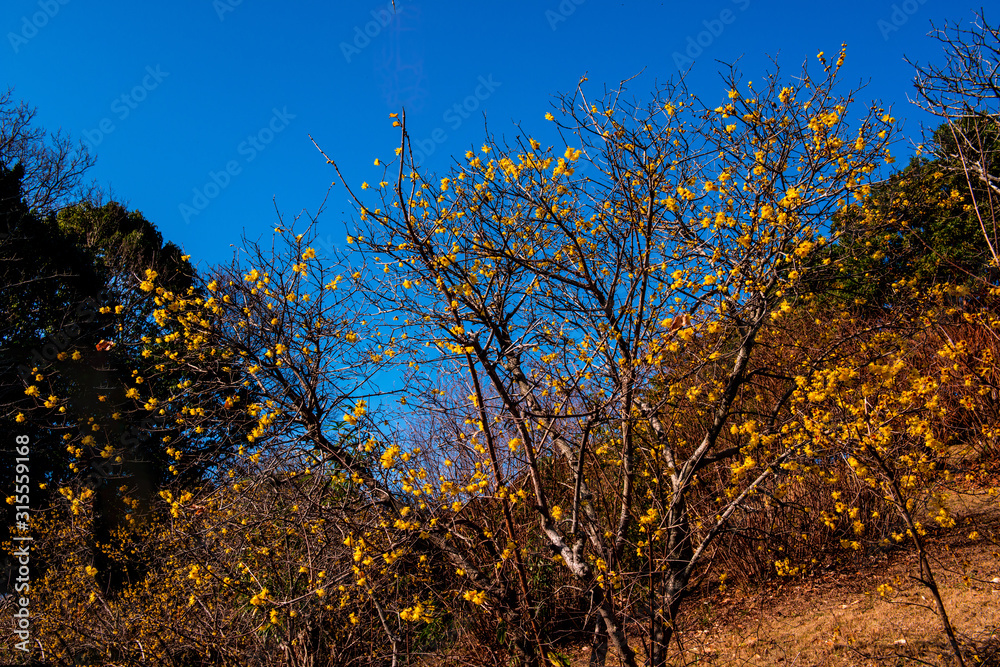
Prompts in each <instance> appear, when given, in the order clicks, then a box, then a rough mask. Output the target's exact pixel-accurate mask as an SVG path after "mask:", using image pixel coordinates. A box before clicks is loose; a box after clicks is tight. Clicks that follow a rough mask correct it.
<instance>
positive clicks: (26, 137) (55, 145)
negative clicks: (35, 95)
mask: <svg viewBox="0 0 1000 667" xmlns="http://www.w3.org/2000/svg"><path fill="white" fill-rule="evenodd" d="M36 113H37V110H36V109H35V108H34V107H31V106H29V105H28V103H27V102H24V101H15V100H14V91H13V89H8V90H7V92H5V93H2V94H0V165H3V166H4V167H6V168H8V169H10V168H13V167H14V165H16V164H18V163H20V164H21V165H22V166H23V167H24V180H23V183H24V198H25V201H26V202H27V204H28V206H29V208H31V209H32V210H34V211H36V212H37V213H39V214H42V215H45V214H48V213H52V212H54V211H56V210H58V209H60V208H62V207H64V206H67V205H69V204H74V203H77V202H80V201H83V200H96V199H98V198H99V193H98V188H97V186H96V185H94V184H93V183H85V182H84V180H83V179H84V176H85V175H86V172H87V170H89V169H90V168H91V167H92V166H94V162H95V158H94V156H93V155H91V154H90V151H89V150H88V149H87V146H86V144H84V143H83V142H82V141H81V142H79V143H74V142H73V140H72V139H71V138H70V136H69V135H68V134H64V133H63V132H62V131H61V130H57V131H55V132H54V133H50V132H48V131H47V130H45V129H44V128H41V127H38V126H37V125H35V114H36Z"/></svg>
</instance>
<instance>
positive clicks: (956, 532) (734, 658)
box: [572, 496, 1000, 667]
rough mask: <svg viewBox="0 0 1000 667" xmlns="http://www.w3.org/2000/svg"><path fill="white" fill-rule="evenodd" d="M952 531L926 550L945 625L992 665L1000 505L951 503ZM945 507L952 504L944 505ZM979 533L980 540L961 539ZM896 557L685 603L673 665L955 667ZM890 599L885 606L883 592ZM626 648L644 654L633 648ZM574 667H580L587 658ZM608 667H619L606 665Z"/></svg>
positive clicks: (912, 562) (904, 555) (999, 616)
mask: <svg viewBox="0 0 1000 667" xmlns="http://www.w3.org/2000/svg"><path fill="white" fill-rule="evenodd" d="M953 502H954V505H953V507H952V509H953V511H954V512H955V516H956V518H957V519H958V525H957V526H956V527H955V528H952V529H950V530H947V531H945V530H939V531H937V532H933V531H932V533H931V535H930V537H929V539H928V545H927V548H928V551H929V552H930V553H931V554H932V556H933V557H934V559H935V576H936V577H937V580H938V586H939V588H940V590H941V594H942V598H943V600H944V603H945V605H946V607H947V610H948V613H949V615H950V617H951V621H952V625H953V626H954V627H955V629H956V631H957V632H958V633H959V634H960V638H961V641H962V644H963V646H964V647H965V648H966V652H967V653H966V658H967V660H968V663H967V664H969V665H970V667H971V665H997V666H1000V546H998V545H1000V506H998V503H997V501H996V499H995V498H994V499H990V498H988V497H985V496H965V497H961V498H959V499H957V500H956V501H953ZM949 504H951V503H949ZM973 530H978V532H979V534H980V537H979V539H978V540H970V539H969V537H968V535H969V533H971V532H972V531H973ZM916 572H917V569H916V557H915V556H914V554H913V553H912V552H911V551H910V550H908V549H906V548H899V549H897V550H895V551H894V552H891V553H889V554H883V555H879V556H873V557H871V558H870V559H868V560H867V561H866V562H865V563H864V564H863V566H862V567H861V569H860V570H859V571H852V572H834V571H827V572H819V573H813V574H812V575H809V576H806V577H799V578H796V579H794V580H786V581H782V582H771V583H768V584H765V585H763V586H758V587H756V588H747V587H744V588H743V589H742V590H737V589H735V588H734V587H731V588H730V589H729V590H726V591H722V592H713V593H711V594H709V595H707V596H703V597H702V598H701V599H699V600H695V601H692V602H691V603H689V604H688V605H687V606H686V608H685V610H684V617H685V621H684V622H685V625H686V627H685V628H684V630H683V632H681V633H680V645H681V646H682V647H683V650H681V649H679V648H678V647H677V645H674V647H673V663H672V664H674V665H746V666H748V667H749V666H751V665H752V666H755V667H756V666H765V665H775V666H778V665H780V666H781V667H793V666H808V667H818V666H831V667H832V666H834V665H838V666H839V665H922V664H923V665H926V664H930V665H950V664H954V662H953V658H952V657H951V651H950V648H949V645H948V643H947V641H946V639H945V635H944V632H943V630H942V625H941V621H940V619H939V618H938V616H937V615H936V614H935V612H934V611H933V607H932V601H931V600H930V598H929V597H928V595H927V591H926V590H925V589H924V587H923V586H922V585H921V584H919V583H918V582H916V581H914V580H913V579H912V578H910V575H911V574H915V573H916ZM886 583H887V584H890V585H891V586H892V587H893V588H894V589H895V592H894V593H892V594H891V595H889V596H887V597H886V598H883V597H881V596H880V595H879V593H878V587H879V586H880V585H881V584H886ZM634 648H635V649H636V651H637V652H638V653H639V655H640V656H641V655H643V654H644V652H645V651H644V649H643V647H642V646H641V643H640V642H638V641H637V642H636V644H635V645H634ZM572 655H573V665H574V667H576V666H577V665H580V666H581V667H582V666H583V665H586V664H587V658H588V652H587V650H586V649H583V650H580V651H574V652H573V653H572ZM608 664H609V665H613V664H618V661H617V660H615V659H614V656H609V660H608Z"/></svg>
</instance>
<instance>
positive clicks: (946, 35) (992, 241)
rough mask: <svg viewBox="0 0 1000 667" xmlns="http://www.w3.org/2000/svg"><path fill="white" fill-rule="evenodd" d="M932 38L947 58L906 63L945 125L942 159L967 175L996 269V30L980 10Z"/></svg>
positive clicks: (999, 142) (999, 176)
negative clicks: (940, 61) (940, 60)
mask: <svg viewBox="0 0 1000 667" xmlns="http://www.w3.org/2000/svg"><path fill="white" fill-rule="evenodd" d="M930 36H931V37H933V38H934V39H935V40H937V41H938V42H939V43H940V44H941V46H942V47H943V50H944V56H945V60H944V63H943V64H933V63H932V64H927V65H920V64H919V63H917V62H915V61H908V62H910V64H911V65H913V67H914V68H915V69H916V78H915V82H914V83H915V85H916V88H917V99H916V103H917V104H918V105H919V106H920V107H921V108H922V109H924V110H925V111H928V112H930V113H932V114H934V115H935V116H937V117H938V118H941V119H942V120H943V121H944V122H945V124H946V127H947V134H948V135H949V136H947V137H943V138H942V140H940V141H939V142H938V145H939V147H940V150H941V152H942V153H943V155H942V156H941V157H945V158H947V159H948V161H949V162H950V163H951V164H953V165H954V167H953V168H954V169H956V170H959V171H961V173H963V174H964V175H965V178H966V180H967V182H968V185H969V195H970V196H971V198H972V205H973V207H974V209H975V211H976V214H977V216H978V218H979V224H980V227H981V229H982V233H983V238H984V240H985V241H986V243H987V245H988V246H989V250H990V253H991V254H992V256H993V262H994V267H1000V263H998V257H997V251H998V245H997V242H998V227H997V222H998V220H997V217H998V214H1000V210H998V209H1000V29H998V28H997V27H996V26H992V25H990V24H989V23H988V22H987V20H986V14H985V12H984V11H983V10H980V11H979V12H978V13H977V14H976V15H975V17H974V18H973V20H972V21H971V23H970V24H969V25H968V26H967V27H966V26H963V25H962V24H960V23H957V22H956V23H945V25H944V27H942V28H935V29H933V30H932V31H931V33H930Z"/></svg>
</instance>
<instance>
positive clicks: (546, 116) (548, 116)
mask: <svg viewBox="0 0 1000 667" xmlns="http://www.w3.org/2000/svg"><path fill="white" fill-rule="evenodd" d="M555 119H556V118H555V116H553V115H552V114H550V113H547V114H545V120H555Z"/></svg>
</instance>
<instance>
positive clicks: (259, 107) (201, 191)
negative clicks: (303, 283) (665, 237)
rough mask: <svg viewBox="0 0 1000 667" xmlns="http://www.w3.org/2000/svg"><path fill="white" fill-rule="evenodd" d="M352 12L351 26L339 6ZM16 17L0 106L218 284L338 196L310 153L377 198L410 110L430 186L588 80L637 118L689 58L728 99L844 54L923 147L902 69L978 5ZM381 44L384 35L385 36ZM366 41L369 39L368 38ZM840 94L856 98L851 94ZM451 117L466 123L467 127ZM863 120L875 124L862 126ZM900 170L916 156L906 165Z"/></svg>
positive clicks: (211, 11)
mask: <svg viewBox="0 0 1000 667" xmlns="http://www.w3.org/2000/svg"><path fill="white" fill-rule="evenodd" d="M338 5H339V6H338ZM396 6H397V10H398V13H397V14H396V15H392V14H391V9H389V8H390V4H389V2H388V0H385V1H382V0H379V1H377V2H369V1H367V0H362V1H360V2H353V3H326V2H318V1H316V0H302V1H301V2H296V3H279V2H275V1H273V0H270V1H269V0H174V1H173V2H170V3H137V2H125V1H124V0H103V1H102V2H98V3H94V2H84V0H5V1H4V3H3V8H2V10H0V29H2V34H3V43H0V73H2V80H0V85H6V86H13V87H14V88H15V97H17V98H21V99H24V100H27V101H28V102H30V103H31V104H32V105H34V106H36V107H37V108H38V116H37V120H38V122H39V123H40V124H41V125H43V126H44V127H46V128H48V129H56V128H62V129H63V130H65V131H68V132H70V133H71V134H72V135H73V136H74V137H78V138H86V139H87V140H88V141H89V142H90V143H91V144H92V145H93V147H94V150H95V152H96V153H97V156H98V163H97V166H96V167H95V169H94V171H93V172H92V176H93V177H94V178H96V179H97V180H98V181H99V183H100V184H102V185H104V186H110V187H111V188H113V191H114V193H115V195H116V196H117V198H119V199H121V200H125V201H127V202H128V204H129V206H130V207H131V208H133V209H138V210H140V211H142V212H143V214H144V215H145V216H146V217H147V218H148V219H150V220H151V221H153V222H154V223H156V225H157V226H158V227H159V228H160V230H161V232H162V233H163V235H164V237H165V238H166V239H169V240H172V241H174V242H175V243H177V244H178V245H180V246H181V247H182V248H184V249H185V250H186V251H187V252H189V253H190V254H192V255H193V258H192V259H193V261H195V262H196V263H198V264H200V265H201V266H202V267H205V266H206V265H207V264H208V263H212V262H218V261H222V260H225V259H227V258H228V257H229V256H230V254H231V252H232V249H231V248H230V247H229V246H230V244H238V242H239V239H240V236H241V233H242V232H243V231H244V230H246V232H247V233H248V234H249V235H250V236H254V237H256V236H259V235H261V234H264V233H268V232H269V231H270V230H271V228H273V227H274V226H275V223H276V221H277V218H276V213H275V208H274V204H273V203H272V201H276V203H277V207H278V210H279V211H281V213H282V214H284V215H288V216H292V215H295V214H296V213H297V212H299V211H301V210H303V209H307V210H310V211H315V210H316V208H317V206H318V205H319V204H320V202H322V200H323V199H324V197H325V195H326V193H327V190H328V188H329V186H330V184H331V182H332V181H333V180H334V177H335V175H334V173H333V171H332V168H331V167H330V166H328V165H327V164H326V162H325V160H324V159H323V158H322V156H321V155H320V154H319V153H318V152H317V151H316V149H315V147H314V146H313V145H312V142H311V141H310V139H309V135H312V137H313V138H315V139H316V141H317V142H318V143H319V145H320V146H321V147H322V148H323V149H324V150H325V151H326V152H327V153H328V154H330V156H331V157H333V158H334V159H336V160H337V162H338V164H340V165H341V167H342V169H343V171H344V173H345V176H346V177H347V178H348V180H350V181H351V182H352V183H354V184H360V182H361V181H363V180H369V181H372V180H378V178H377V177H378V176H379V175H380V173H381V170H380V169H379V168H378V167H375V166H374V165H373V164H372V163H373V159H374V158H375V157H382V158H391V157H392V151H393V148H394V146H396V145H397V144H398V136H397V135H396V134H395V133H394V131H393V129H392V128H391V126H390V121H389V119H388V114H389V113H391V112H394V111H398V110H399V108H400V106H405V107H406V110H407V118H408V127H409V130H410V133H411V136H412V138H413V139H414V141H415V142H422V143H418V144H416V147H418V148H419V147H420V146H421V145H422V146H423V147H424V148H425V150H426V153H427V158H426V160H425V162H426V165H427V167H428V168H430V169H434V170H438V171H443V170H444V169H446V168H447V166H448V163H449V157H450V156H451V155H457V154H460V153H464V152H465V151H466V150H468V148H470V147H471V146H476V147H478V146H479V145H481V143H482V140H483V137H484V116H483V114H484V113H485V115H486V116H485V119H486V121H487V122H488V125H489V129H490V131H491V132H495V133H497V134H498V135H506V136H507V137H508V138H512V137H513V136H514V135H515V134H516V129H515V127H514V125H515V124H518V123H519V124H520V125H521V126H522V127H523V128H524V129H525V131H527V132H530V133H533V134H535V133H537V134H539V135H541V134H542V133H544V132H545V131H546V122H545V121H544V120H543V116H544V115H545V113H546V112H547V111H549V110H550V108H551V103H552V99H553V98H552V95H553V94H555V93H559V92H567V91H570V90H572V89H573V88H574V87H575V85H576V82H577V81H578V80H579V78H580V77H581V76H582V75H583V74H584V73H586V74H587V75H588V77H589V85H590V87H591V88H590V90H591V92H592V94H595V95H596V94H599V93H600V92H601V91H602V90H603V87H604V85H605V84H607V85H608V86H615V85H616V84H617V82H619V81H620V80H622V79H624V78H628V77H631V76H633V75H636V74H638V73H639V72H641V71H642V72H643V74H642V75H641V76H640V77H639V78H638V79H637V80H635V81H633V82H632V83H631V84H630V86H629V90H630V92H631V93H633V94H634V95H636V96H637V97H639V98H640V99H641V98H642V97H643V96H645V95H646V94H648V93H649V92H650V91H651V90H652V87H653V85H654V83H655V81H656V80H665V79H667V78H669V77H671V76H676V75H677V74H678V63H683V64H684V65H685V66H686V65H687V64H688V63H689V61H688V59H687V58H688V56H690V55H694V56H695V57H694V61H695V62H694V67H693V70H692V72H691V74H690V75H689V79H688V83H689V85H690V87H691V88H692V90H693V91H694V92H696V93H697V94H699V95H702V96H704V97H705V99H707V100H712V99H713V98H714V97H715V96H719V95H721V94H722V92H723V90H724V88H723V84H722V82H721V80H720V78H719V75H718V74H717V71H718V69H719V64H718V63H717V62H716V61H717V60H721V61H724V62H731V61H735V60H736V59H741V60H740V66H741V69H742V70H743V71H744V72H745V74H746V76H747V78H750V79H754V78H760V77H761V76H762V75H763V73H764V71H765V69H767V68H768V65H769V62H768V59H767V57H768V56H776V57H777V59H778V61H779V62H780V63H781V64H782V66H783V67H785V68H786V69H785V73H786V74H787V75H793V74H795V73H797V71H798V69H799V66H800V65H801V63H802V61H803V60H805V59H807V58H813V57H814V56H815V54H816V53H817V52H818V51H820V50H824V51H826V52H827V53H835V52H836V51H837V49H838V47H839V46H840V44H841V42H846V43H847V45H848V58H847V62H846V65H845V69H844V71H845V77H844V82H845V84H850V85H854V84H857V83H859V82H861V81H869V80H870V83H869V85H868V88H867V89H866V91H865V93H864V94H863V95H862V96H861V97H862V100H859V101H862V102H866V101H868V100H869V99H880V100H882V101H883V103H884V104H886V105H887V106H888V105H891V106H892V107H893V110H894V114H895V115H896V116H897V117H898V118H900V119H904V120H905V121H906V131H907V133H908V134H911V135H914V136H915V135H916V133H917V132H918V131H919V124H920V122H921V121H926V120H927V119H926V118H925V117H923V116H922V115H921V114H920V113H919V111H918V110H917V109H916V108H915V107H913V106H912V105H910V104H909V103H908V102H907V95H908V94H910V93H911V91H912V86H911V78H912V70H911V68H910V67H909V66H908V65H907V64H906V63H905V62H904V60H903V57H904V55H906V56H909V57H911V58H914V59H918V60H920V61H927V60H928V59H935V58H937V57H938V54H939V53H940V47H939V46H938V45H937V43H936V42H934V41H933V40H931V39H930V38H928V37H926V33H927V32H928V30H929V29H930V25H931V21H933V22H934V23H935V24H938V25H940V24H941V22H942V21H944V20H946V19H947V20H952V21H956V20H962V21H965V20H968V19H970V18H971V16H972V11H973V10H974V9H975V8H977V7H978V5H976V4H969V5H965V4H963V3H962V2H948V3H946V2H942V1H941V0H907V1H906V2H883V1H880V0H874V1H870V2H840V3H832V4H831V3H815V4H814V3H799V2H795V3H792V2H764V0H705V1H703V2H695V3H687V2H685V3H680V2H636V1H625V2H619V1H604V0H561V2H560V0H548V1H545V0H543V1H541V2H530V1H528V0H508V1H507V2H485V3H472V2H465V3H448V2H441V3H432V2H426V1H425V0H397V3H396ZM383 24H385V25H383ZM366 33H367V34H366ZM845 90H846V89H845ZM456 105H457V106H456ZM859 111H860V110H859ZM898 152H899V153H900V154H904V153H905V151H904V150H902V147H901V149H900V150H899V151H898ZM351 215H352V211H351V208H350V206H349V204H348V201H347V199H346V196H345V194H344V192H343V191H342V190H341V189H340V188H336V187H335V188H334V190H333V191H332V192H331V194H330V199H329V201H328V205H327V210H326V213H325V214H324V216H323V217H322V218H321V229H320V236H321V238H326V239H329V240H330V241H331V242H336V243H338V244H340V243H343V239H344V236H345V235H346V232H345V221H349V220H350V218H351Z"/></svg>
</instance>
